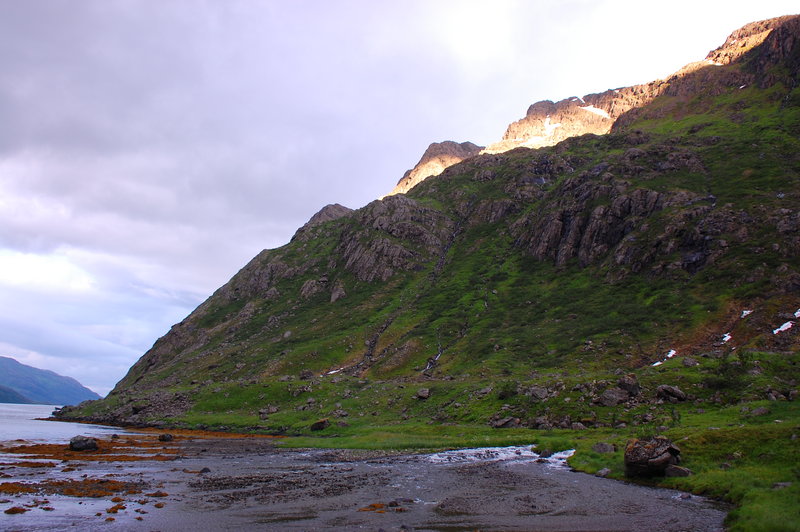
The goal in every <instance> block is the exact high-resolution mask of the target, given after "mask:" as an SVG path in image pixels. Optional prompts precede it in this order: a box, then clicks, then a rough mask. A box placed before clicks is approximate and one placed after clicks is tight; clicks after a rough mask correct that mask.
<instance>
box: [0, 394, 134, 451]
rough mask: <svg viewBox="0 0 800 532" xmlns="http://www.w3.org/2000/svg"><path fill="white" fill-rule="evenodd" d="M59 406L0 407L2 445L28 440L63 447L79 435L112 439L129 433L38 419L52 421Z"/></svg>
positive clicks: (99, 426)
mask: <svg viewBox="0 0 800 532" xmlns="http://www.w3.org/2000/svg"><path fill="white" fill-rule="evenodd" d="M57 406H60V405H18V404H10V403H0V441H9V440H27V441H30V442H37V443H60V442H65V441H69V439H70V438H72V437H73V436H77V435H78V434H82V435H85V436H93V437H109V436H111V434H115V433H116V434H125V433H126V431H125V430H123V429H120V428H119V427H107V426H104V425H88V424H85V423H68V422H65V421H43V420H41V419H37V418H47V417H50V414H52V412H53V410H54V409H55V408H56V407H57Z"/></svg>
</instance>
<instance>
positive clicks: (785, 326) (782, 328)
mask: <svg viewBox="0 0 800 532" xmlns="http://www.w3.org/2000/svg"><path fill="white" fill-rule="evenodd" d="M792 326H794V322H793V321H787V322H786V323H784V324H783V325H781V326H780V327H778V328H777V329H773V330H772V334H778V333H781V332H783V331H788V330H789V329H791V328H792Z"/></svg>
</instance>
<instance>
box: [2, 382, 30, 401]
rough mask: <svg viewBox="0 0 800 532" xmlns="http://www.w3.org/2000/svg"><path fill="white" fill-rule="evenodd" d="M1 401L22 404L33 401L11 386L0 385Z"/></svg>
mask: <svg viewBox="0 0 800 532" xmlns="http://www.w3.org/2000/svg"><path fill="white" fill-rule="evenodd" d="M0 403H15V404H20V405H27V404H31V403H33V401H31V400H30V399H28V398H27V397H25V396H24V395H22V394H19V393H17V392H15V391H14V390H12V389H11V388H6V387H5V386H0Z"/></svg>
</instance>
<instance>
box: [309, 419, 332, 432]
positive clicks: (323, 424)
mask: <svg viewBox="0 0 800 532" xmlns="http://www.w3.org/2000/svg"><path fill="white" fill-rule="evenodd" d="M330 424H331V422H330V421H329V420H328V418H323V419H320V420H318V421H315V422H314V423H312V424H311V427H309V428H310V429H311V430H324V429H326V428H328V427H329V426H330Z"/></svg>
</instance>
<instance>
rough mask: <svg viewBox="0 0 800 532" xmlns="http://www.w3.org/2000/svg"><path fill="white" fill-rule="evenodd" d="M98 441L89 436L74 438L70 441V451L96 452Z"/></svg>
mask: <svg viewBox="0 0 800 532" xmlns="http://www.w3.org/2000/svg"><path fill="white" fill-rule="evenodd" d="M97 448H98V447H97V440H95V439H94V438H89V437H88V436H74V437H72V439H70V440H69V450H70V451H96V450H97Z"/></svg>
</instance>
